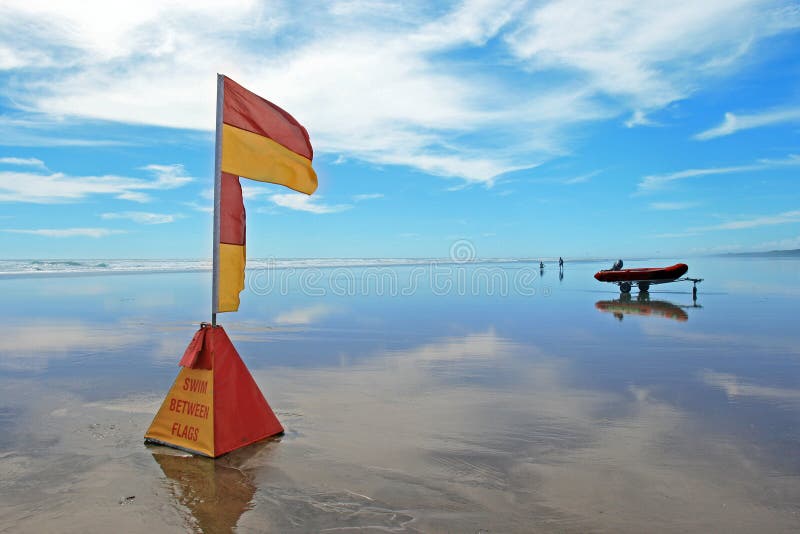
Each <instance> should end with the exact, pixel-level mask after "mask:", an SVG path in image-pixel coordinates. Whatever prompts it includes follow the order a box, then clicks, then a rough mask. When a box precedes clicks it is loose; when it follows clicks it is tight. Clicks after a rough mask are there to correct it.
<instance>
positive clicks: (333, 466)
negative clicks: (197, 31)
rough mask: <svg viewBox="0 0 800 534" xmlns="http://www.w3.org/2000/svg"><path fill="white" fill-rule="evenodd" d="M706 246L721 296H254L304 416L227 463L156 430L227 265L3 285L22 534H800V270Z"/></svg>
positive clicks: (277, 379) (270, 366)
mask: <svg viewBox="0 0 800 534" xmlns="http://www.w3.org/2000/svg"><path fill="white" fill-rule="evenodd" d="M626 263H627V262H626ZM688 263H689V264H690V266H691V271H690V274H693V275H696V276H701V277H704V278H706V280H705V281H704V282H703V283H701V284H700V286H699V292H698V298H697V300H696V301H694V300H693V299H692V294H691V284H683V285H680V284H671V285H666V286H659V287H658V288H652V289H651V292H650V295H649V296H647V297H642V298H640V297H639V296H638V295H637V294H636V293H635V292H634V294H633V295H632V296H631V298H624V297H621V296H620V294H619V293H618V292H616V291H615V288H614V287H613V286H605V285H602V284H600V283H598V282H595V281H594V280H593V279H592V277H591V274H592V273H593V272H594V271H596V270H597V269H598V268H600V267H601V266H600V265H598V264H590V263H585V264H579V263H576V264H570V263H568V264H567V266H566V269H565V271H564V273H563V275H562V276H561V277H559V275H558V270H557V268H553V267H552V266H548V268H546V269H545V271H544V272H543V273H539V270H538V268H537V269H536V270H535V274H536V275H537V276H536V278H535V280H534V281H533V282H532V284H533V285H532V286H531V287H532V288H533V289H535V291H534V292H533V294H527V293H526V294H520V292H518V291H516V292H515V291H514V290H510V291H509V292H508V293H507V294H505V295H503V294H501V292H500V291H499V290H497V291H492V290H491V288H490V286H488V285H486V284H488V283H489V280H491V278H490V277H484V278H482V279H481V280H482V282H481V283H478V284H476V287H478V291H476V292H474V293H473V292H470V291H466V292H461V293H459V292H458V291H457V288H456V286H457V285H458V278H457V277H458V276H461V274H459V272H457V271H454V272H453V273H452V275H453V276H454V278H453V280H454V281H455V283H454V286H452V288H451V291H450V292H449V293H448V292H444V293H443V292H442V291H440V289H441V287H438V286H437V287H433V286H432V285H430V284H427V285H426V284H422V285H420V286H419V287H417V288H416V289H415V290H414V291H413V292H409V294H407V295H402V294H399V293H397V294H394V295H391V294H386V293H385V292H384V293H383V294H375V292H369V291H366V292H362V293H356V294H353V293H348V294H346V295H331V294H328V295H326V296H314V295H304V294H302V292H301V291H300V290H299V289H300V288H298V287H296V286H291V287H290V288H289V291H288V294H286V295H280V294H262V295H256V294H253V293H252V292H250V293H245V294H244V296H243V306H242V311H241V312H240V313H238V314H232V315H229V316H224V317H223V320H222V321H221V322H222V323H223V324H224V325H225V327H226V329H227V331H228V333H229V334H230V335H231V338H232V339H233V341H234V343H235V344H236V346H237V349H238V350H239V353H240V354H241V356H242V358H243V360H244V361H245V362H246V363H247V365H248V366H249V367H250V369H251V371H252V374H253V376H254V377H255V379H256V381H257V382H258V384H259V385H260V387H261V388H262V391H263V392H264V394H265V396H266V398H267V400H268V401H269V402H270V404H271V405H272V407H273V409H274V410H275V412H276V414H277V415H278V417H279V419H280V420H281V422H282V423H283V425H284V427H285V428H286V434H285V435H284V436H282V437H281V438H279V439H274V440H268V441H264V442H261V443H258V444H256V445H254V446H250V447H246V448H244V449H241V450H238V451H235V452H233V453H231V454H228V455H226V456H224V457H222V458H221V459H218V460H216V461H214V460H209V459H205V458H197V457H192V456H188V455H186V454H184V453H182V452H180V451H176V450H173V449H169V448H166V447H159V446H146V445H144V444H143V442H142V437H143V434H144V432H145V430H146V429H147V427H148V425H149V423H150V421H151V420H152V417H153V415H154V413H155V411H156V410H157V408H158V406H159V404H160V402H161V400H162V399H163V396H164V395H165V394H166V392H167V390H168V388H169V386H170V385H171V383H172V381H173V380H174V378H175V375H176V374H177V370H178V369H177V362H178V360H179V358H180V356H181V354H182V353H183V349H184V348H185V346H186V345H187V344H188V342H189V340H190V339H191V336H192V333H193V331H194V330H195V329H196V322H197V321H198V320H199V319H203V318H204V315H205V314H206V309H205V308H206V307H207V302H206V300H205V299H206V298H207V279H208V274H207V273H178V274H146V275H124V276H123V275H117V276H113V277H111V276H91V277H60V278H59V277H41V278H35V277H34V278H25V279H2V280H0V291H1V292H2V293H3V294H4V299H5V300H4V302H5V303H6V306H4V309H5V310H13V313H12V312H11V311H5V312H4V313H5V316H4V317H3V320H4V324H5V325H6V334H5V335H4V337H3V339H2V340H0V369H1V370H2V372H0V531H13V532H45V531H60V532H106V531H108V530H117V531H120V532H172V531H174V532H185V531H187V530H193V531H202V532H227V531H231V530H233V529H236V530H237V531H239V532H355V531H394V532H530V531H545V532H548V531H553V532H592V531H605V532H608V531H612V532H643V531H647V532H659V531H664V532H685V531H726V532H752V531H755V530H767V531H774V532H779V531H787V532H789V531H797V530H798V529H800V455H798V454H797V451H798V450H800V447H799V446H800V424H799V423H800V416H799V415H798V414H800V365H798V362H800V332H798V331H797V329H796V327H795V326H794V322H795V319H794V318H793V315H795V314H796V299H797V295H796V294H793V293H792V288H794V287H796V284H797V282H798V281H800V280H798V272H800V271H799V270H798V267H800V262H796V261H793V262H790V261H783V262H774V261H773V262H758V261H754V260H734V259H724V260H723V259H713V260H712V259H703V260H695V261H694V262H688ZM463 268H464V269H467V272H466V276H467V277H468V278H469V277H470V276H472V274H470V273H472V271H470V269H472V267H469V266H465V267H463ZM495 268H501V267H497V266H495ZM397 269H398V270H397V272H398V273H400V274H399V275H398V276H399V277H400V279H401V280H402V277H404V276H411V272H410V269H411V268H406V267H403V268H397ZM520 269H525V266H520V265H508V266H504V267H502V268H501V270H502V272H504V273H506V274H505V275H506V276H508V277H513V276H514V273H517V274H519V271H520ZM331 273H333V271H331V270H327V271H326V270H323V271H322V277H323V280H324V279H325V277H326V276H328V277H330V276H332V274H331ZM462 274H463V273H462ZM473 274H474V273H473ZM489 274H491V275H492V276H494V274H493V273H489ZM523 274H524V273H523ZM333 276H335V275H333ZM481 276H484V274H481ZM365 278H366V273H365V271H363V270H360V271H359V270H357V271H356V275H355V279H358V280H364V279H365ZM497 280H499V278H497ZM327 283H330V280H327ZM481 284H484V285H481ZM401 285H402V284H401ZM453 288H455V289H453ZM495 289H497V288H495ZM784 289H785V290H784ZM363 293H366V294H363ZM793 310H794V311H793ZM193 322H195V324H192V323H193Z"/></svg>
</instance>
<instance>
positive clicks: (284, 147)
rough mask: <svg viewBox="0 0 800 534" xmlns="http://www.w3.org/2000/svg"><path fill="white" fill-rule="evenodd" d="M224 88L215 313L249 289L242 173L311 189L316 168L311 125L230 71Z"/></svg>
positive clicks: (235, 303) (233, 305)
mask: <svg viewBox="0 0 800 534" xmlns="http://www.w3.org/2000/svg"><path fill="white" fill-rule="evenodd" d="M220 77H221V79H222V91H221V98H222V102H221V106H218V108H221V114H222V117H221V121H220V120H219V119H218V128H221V130H222V131H221V136H220V135H219V134H218V139H220V137H221V141H218V142H220V143H221V145H222V147H221V150H220V149H219V147H218V149H217V151H218V153H219V152H221V165H220V169H221V171H222V172H221V187H220V189H219V191H217V193H218V194H219V195H220V198H219V199H218V200H219V210H220V220H219V243H218V246H219V254H218V259H219V260H218V261H219V265H218V269H219V272H218V274H217V276H218V277H219V278H218V285H217V306H216V309H215V310H214V312H215V313H220V312H230V311H236V310H238V309H239V292H241V291H242V290H243V289H244V266H245V211H244V202H243V200H242V187H241V185H240V184H239V177H242V178H249V179H251V180H257V181H260V182H270V183H274V184H280V185H284V186H286V187H288V188H290V189H294V190H295V191H299V192H301V193H305V194H307V195H310V194H312V193H313V192H314V191H316V189H317V174H316V173H315V172H314V169H313V168H312V167H311V160H312V159H313V157H314V150H313V149H312V148H311V142H310V141H309V138H308V132H307V131H306V129H305V128H304V127H303V126H302V125H301V124H300V123H299V122H297V120H295V118H294V117H292V116H291V115H289V114H288V113H287V112H286V111H284V110H282V109H281V108H279V107H278V106H276V105H275V104H273V103H271V102H269V101H268V100H265V99H263V98H261V97H260V96H258V95H257V94H255V93H252V92H250V91H248V90H247V89H245V88H244V87H242V86H241V85H239V84H238V83H236V82H234V81H233V80H231V79H230V78H228V77H227V76H220Z"/></svg>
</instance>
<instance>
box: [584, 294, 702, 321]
mask: <svg viewBox="0 0 800 534" xmlns="http://www.w3.org/2000/svg"><path fill="white" fill-rule="evenodd" d="M594 307H595V308H597V309H598V310H600V311H601V312H606V313H613V314H614V317H616V318H617V319H618V320H620V321H621V320H622V319H623V317H624V316H625V315H643V316H649V317H663V318H665V319H673V320H675V321H681V322H683V321H687V320H688V319H689V315H688V314H687V313H686V310H684V309H683V307H682V306H679V305H677V304H673V303H671V302H668V301H666V300H651V299H650V295H649V293H647V292H642V293H639V295H638V297H637V298H636V299H633V298H631V295H630V294H622V295H620V298H618V299H615V300H599V301H597V302H595V304H594ZM691 307H696V308H697V307H700V306H698V305H697V304H694V305H693V306H691Z"/></svg>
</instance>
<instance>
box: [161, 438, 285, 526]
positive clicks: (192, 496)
mask: <svg viewBox="0 0 800 534" xmlns="http://www.w3.org/2000/svg"><path fill="white" fill-rule="evenodd" d="M273 445H274V444H273V442H272V441H268V442H261V443H256V444H254V445H252V446H250V447H245V448H244V449H240V450H238V451H234V452H233V453H231V454H228V455H226V456H224V457H223V458H221V459H219V460H216V461H215V460H212V459H210V458H202V457H198V456H192V455H188V454H183V453H180V452H177V451H173V450H170V449H167V448H166V447H158V446H153V447H151V448H152V449H153V450H152V453H153V458H154V459H155V461H156V462H157V463H158V465H159V466H160V467H161V470H162V471H163V472H164V474H165V475H166V476H167V479H168V488H169V492H170V495H171V496H172V498H173V499H174V501H175V503H176V504H178V505H180V506H181V507H183V509H185V510H188V512H189V516H187V517H185V519H186V522H187V527H189V528H190V529H191V530H198V531H200V532H232V531H233V530H234V529H235V527H236V525H237V523H238V522H239V518H240V517H241V516H242V514H243V513H244V512H246V511H247V510H250V509H251V508H252V506H253V496H254V495H255V494H256V485H255V483H254V481H253V477H252V475H251V474H250V473H249V472H248V471H247V469H246V468H245V464H246V463H247V462H248V460H250V459H251V458H253V457H254V456H256V455H269V452H270V450H271V447H272V446H273Z"/></svg>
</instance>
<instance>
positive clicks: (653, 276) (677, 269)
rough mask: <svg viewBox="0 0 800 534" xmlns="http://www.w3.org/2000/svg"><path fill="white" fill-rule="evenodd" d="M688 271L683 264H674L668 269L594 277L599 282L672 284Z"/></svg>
mask: <svg viewBox="0 0 800 534" xmlns="http://www.w3.org/2000/svg"><path fill="white" fill-rule="evenodd" d="M688 270H689V266H688V265H686V264H685V263H676V264H675V265H670V266H669V267H651V268H647V269H620V270H619V271H599V272H597V273H595V275H594V277H595V278H596V279H598V280H599V281H601V282H672V281H673V280H676V279H678V278H680V277H681V276H683V275H684V274H686V271H688Z"/></svg>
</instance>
